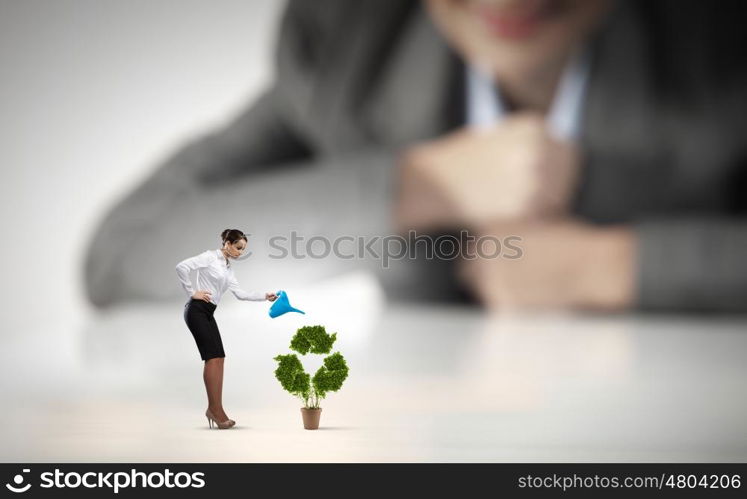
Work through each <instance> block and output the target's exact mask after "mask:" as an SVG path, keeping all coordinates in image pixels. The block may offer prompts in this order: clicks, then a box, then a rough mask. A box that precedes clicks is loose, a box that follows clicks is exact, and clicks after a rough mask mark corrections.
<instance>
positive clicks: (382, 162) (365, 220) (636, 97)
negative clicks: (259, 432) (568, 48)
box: [84, 0, 747, 310]
mask: <svg viewBox="0 0 747 499" xmlns="http://www.w3.org/2000/svg"><path fill="white" fill-rule="evenodd" d="M651 4H654V5H651ZM675 7H676V8H674V9H668V4H665V3H653V2H632V1H627V2H621V3H620V4H619V5H618V6H617V7H616V9H615V12H614V14H613V15H612V16H610V18H609V20H608V21H607V22H606V23H605V24H604V25H603V26H602V27H601V29H600V30H599V32H598V33H597V34H596V35H595V36H594V38H593V39H592V40H590V43H591V46H592V49H593V61H592V67H591V77H590V81H589V87H588V94H587V98H586V100H585V103H584V115H583V127H582V130H583V131H582V137H581V146H582V149H583V151H584V168H583V178H582V182H581V187H580V188H579V190H578V193H577V196H576V198H575V203H574V207H573V210H574V212H575V214H576V215H577V216H579V217H581V218H583V219H586V220H587V221H590V222H592V223H599V224H610V223H626V224H632V225H634V226H635V227H636V229H637V231H638V234H639V235H640V238H639V240H640V247H639V255H640V259H639V272H638V303H637V306H638V307H640V308H652V309H662V308H674V309H687V310H747V300H746V299H745V297H747V264H745V262H744V261H743V256H744V255H745V254H747V227H745V223H744V222H745V219H744V213H745V201H744V196H743V194H744V192H745V186H747V183H746V182H745V180H746V179H747V176H746V175H745V159H746V158H747V155H746V154H745V153H746V151H745V143H746V142H745V130H747V128H746V127H745V126H744V112H745V110H747V108H745V92H744V90H743V89H744V88H746V86H745V73H744V71H743V68H742V65H741V64H740V62H741V55H740V54H739V50H735V49H734V45H735V44H738V43H741V42H742V41H743V37H740V36H738V35H735V34H734V33H736V32H737V31H736V30H734V31H732V30H729V29H725V28H719V29H714V27H715V26H718V25H719V23H722V19H721V18H720V17H719V18H718V19H716V18H715V17H717V16H716V14H714V13H713V12H711V11H710V10H704V11H703V12H700V11H696V10H694V9H696V8H695V7H692V6H691V7H688V8H685V7H683V5H682V4H681V3H680V4H678V5H676V6H675ZM688 9H689V10H688ZM708 16H711V18H709V17H708ZM683 33H685V34H687V36H686V37H685V36H683ZM276 64H277V71H276V74H277V79H276V83H275V84H274V85H273V86H272V87H271V88H269V89H268V90H267V91H266V92H265V93H264V94H263V95H262V96H261V97H260V98H259V99H257V100H256V101H254V102H253V103H251V105H249V106H248V107H247V109H246V110H244V111H241V112H240V113H238V114H237V115H236V116H235V117H234V118H233V119H232V120H231V121H230V123H229V124H228V125H226V126H225V127H222V128H221V129H219V130H215V131H213V132H212V133H209V134H207V135H205V136H202V137H199V138H197V139H195V140H193V141H192V142H191V143H188V144H186V145H184V146H182V147H180V148H179V149H178V150H176V151H175V152H174V153H173V154H172V155H171V156H170V158H169V159H168V160H167V161H165V162H164V163H163V164H162V165H159V166H158V167H157V168H156V169H155V171H154V172H153V173H152V175H151V176H150V177H149V178H148V179H147V180H145V181H144V182H143V183H142V184H140V185H139V186H138V187H137V188H136V189H135V190H134V191H133V192H130V193H128V194H127V195H126V196H124V197H123V198H121V199H119V200H117V202H115V203H113V205H112V206H111V208H110V210H109V211H108V212H107V213H106V214H105V215H104V216H103V217H102V219H101V221H100V224H99V226H98V228H97V230H96V231H95V232H94V234H93V237H92V240H91V242H90V245H89V246H88V250H87V252H86V255H85V262H84V278H85V284H86V289H87V292H88V296H89V298H90V300H91V302H92V303H94V304H95V305H96V306H99V307H106V306H109V305H112V304H115V303H121V302H125V301H145V300H154V299H156V300H160V299H163V300H170V299H174V298H177V297H180V296H181V295H180V293H181V289H180V288H179V286H178V283H177V280H176V275H175V272H174V266H175V264H176V262H178V261H179V260H181V259H183V258H185V257H187V256H191V255H194V254H197V253H199V252H201V251H203V250H204V249H207V248H210V247H215V248H217V247H219V243H220V241H219V238H218V234H219V233H220V231H221V230H222V229H224V228H234V227H235V228H240V229H243V230H244V231H245V232H247V233H251V235H252V237H251V238H250V241H249V249H250V250H251V251H253V252H254V254H253V255H252V256H251V257H250V258H249V259H248V260H246V261H245V262H242V263H240V264H238V265H237V266H236V274H237V277H238V279H239V281H240V282H242V285H245V286H246V287H247V288H257V289H262V290H274V289H275V288H280V287H283V286H284V283H285V282H290V281H291V280H293V282H296V281H297V280H298V279H299V278H301V279H314V278H318V277H322V276H327V275H332V274H335V273H338V272H342V271H345V270H352V269H355V268H361V267H364V268H367V269H371V270H374V271H375V272H377V274H378V275H379V277H380V278H381V280H382V282H383V283H384V285H385V286H386V287H387V289H388V290H389V291H390V293H392V295H393V296H403V297H410V298H421V299H455V298H459V297H462V298H463V297H464V294H463V293H462V292H461V290H460V289H459V288H458V287H457V286H456V285H455V283H454V280H453V277H452V276H451V264H450V262H444V261H441V262H438V261H423V260H422V259H420V260H416V261H407V260H401V261H395V262H392V263H391V265H390V267H389V268H387V269H384V268H382V266H381V262H380V261H376V260H375V259H370V258H368V259H364V260H359V259H357V258H355V259H353V260H342V259H336V258H332V257H330V258H325V259H323V260H322V259H319V260H316V259H309V258H306V259H292V258H285V259H282V260H280V259H274V258H270V255H269V253H270V252H269V250H268V249H267V247H266V242H267V240H268V238H269V237H271V236H273V235H285V236H288V235H289V233H290V231H293V230H296V231H297V232H298V233H299V234H301V235H303V236H305V237H307V238H308V237H310V236H313V235H325V236H328V237H335V236H339V235H343V234H350V235H362V236H373V235H375V234H380V235H381V234H388V233H392V230H391V223H390V222H391V216H390V210H391V206H392V202H391V201H392V199H393V194H394V189H395V188H396V177H395V175H394V172H395V171H396V170H395V168H394V164H395V163H394V158H395V157H396V154H397V151H399V150H400V149H401V148H403V147H405V146H406V145H407V144H411V143H412V142H414V141H418V140H423V139H428V138H432V137H436V136H438V135H440V134H443V133H445V132H447V131H449V130H451V129H454V128H456V127H458V126H460V125H461V124H462V123H463V121H464V118H463V111H462V109H463V107H464V106H463V100H464V99H463V93H464V92H463V86H462V85H463V82H462V75H463V71H462V63H461V61H460V60H459V58H458V57H457V56H456V54H455V53H454V52H453V51H452V50H451V49H450V48H449V47H448V46H447V45H446V43H445V41H444V40H443V39H442V37H441V36H440V35H439V34H438V33H437V32H436V30H435V28H434V27H433V26H432V25H431V23H430V21H429V20H428V18H427V16H426V15H425V13H424V12H423V10H422V8H421V7H420V5H419V3H417V2H412V1H393V0H392V1H384V0H366V1H358V2H348V1H345V0H324V1H320V0H315V1H313V2H312V1H302V0H301V1H291V2H290V4H289V5H288V8H287V10H286V12H285V15H284V17H283V20H282V26H281V30H280V36H279V40H278V43H277V58H276ZM182 298H186V297H182Z"/></svg>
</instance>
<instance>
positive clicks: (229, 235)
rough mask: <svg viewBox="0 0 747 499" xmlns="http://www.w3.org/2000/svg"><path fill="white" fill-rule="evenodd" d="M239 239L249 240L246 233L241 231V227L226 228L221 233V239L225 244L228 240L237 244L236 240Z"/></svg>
mask: <svg viewBox="0 0 747 499" xmlns="http://www.w3.org/2000/svg"><path fill="white" fill-rule="evenodd" d="M239 239H243V240H244V241H247V239H246V234H244V233H243V232H241V231H240V230H239V229H226V230H224V231H223V232H221V233H220V240H221V242H222V243H223V244H225V243H226V241H228V242H229V243H231V244H236V241H238V240H239ZM247 242H248V241H247Z"/></svg>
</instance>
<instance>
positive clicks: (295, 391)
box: [274, 326, 348, 409]
mask: <svg viewBox="0 0 747 499" xmlns="http://www.w3.org/2000/svg"><path fill="white" fill-rule="evenodd" d="M336 339H337V333H332V334H331V335H330V334H327V331H326V330H325V328H324V326H303V327H301V328H299V329H298V330H297V331H296V334H295V335H293V338H292V339H291V343H290V348H291V350H294V351H296V352H298V353H300V354H301V355H306V354H307V353H316V354H328V353H329V352H330V350H332V345H333V344H334V342H335V340H336ZM274 360H276V361H277V362H278V368H277V369H276V370H275V377H276V378H277V379H278V381H280V384H281V385H282V386H283V388H284V389H285V390H286V391H287V392H289V393H291V394H292V395H295V396H297V397H298V398H300V399H301V400H302V401H303V404H304V407H305V408H306V409H318V408H319V402H320V401H321V400H322V399H323V398H324V397H325V396H326V395H327V393H328V392H336V391H337V390H339V389H340V388H341V387H342V383H343V382H344V381H345V379H346V378H347V377H348V365H347V363H346V362H345V358H344V357H343V356H342V354H341V353H340V352H335V353H333V354H331V355H328V356H327V357H325V358H324V361H323V364H322V366H321V367H319V369H318V370H317V371H316V373H315V374H314V376H313V377H311V376H309V374H308V373H306V371H304V368H303V365H302V364H301V361H300V360H299V359H298V356H296V354H294V353H291V354H287V355H277V356H276V357H274Z"/></svg>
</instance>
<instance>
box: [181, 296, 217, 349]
mask: <svg viewBox="0 0 747 499" xmlns="http://www.w3.org/2000/svg"><path fill="white" fill-rule="evenodd" d="M216 308H217V305H215V304H214V303H209V302H206V301H204V300H195V299H194V298H190V299H189V301H188V302H187V303H185V304H184V322H186V323H187V327H188V328H189V330H190V331H191V332H192V336H194V339H195V343H197V349H198V350H199V351H200V357H201V358H202V360H208V359H214V358H216V357H225V356H226V353H225V352H224V351H223V341H222V340H221V338H220V331H218V323H217V322H215V317H213V312H215V309H216Z"/></svg>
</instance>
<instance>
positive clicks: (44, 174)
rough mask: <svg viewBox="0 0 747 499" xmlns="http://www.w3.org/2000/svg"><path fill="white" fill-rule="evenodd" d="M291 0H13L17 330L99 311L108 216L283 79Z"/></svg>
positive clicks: (7, 190)
mask: <svg viewBox="0 0 747 499" xmlns="http://www.w3.org/2000/svg"><path fill="white" fill-rule="evenodd" d="M284 3H285V2H283V1H278V0H249V1H246V0H243V1H242V0H216V1H210V2H207V1H204V0H132V1H126V2H123V1H119V0H54V1H50V0H29V1H25V0H24V1H15V0H0V74H1V75H2V76H1V77H0V110H2V111H1V112H0V161H1V163H0V164H2V168H3V181H2V183H0V203H1V205H0V206H1V208H2V212H3V214H4V215H3V216H2V217H0V233H1V234H2V235H3V246H2V249H0V251H1V252H2V261H3V263H4V267H5V268H4V269H3V273H4V279H3V286H2V290H1V291H0V292H1V293H2V299H3V302H4V303H5V306H4V309H5V314H4V320H3V323H2V325H1V326H0V327H1V328H2V337H3V340H4V341H8V340H9V337H12V336H16V335H22V336H27V335H29V334H33V333H32V330H33V331H45V332H46V333H48V334H50V335H62V334H67V332H69V331H75V330H76V329H78V328H79V327H80V326H81V325H82V324H84V323H85V321H86V319H87V317H88V314H89V313H90V310H89V306H88V304H87V302H86V301H85V299H84V295H83V292H82V281H81V265H82V256H83V248H84V246H85V243H86V241H88V238H89V237H90V232H91V231H92V230H93V228H94V226H95V225H94V224H95V222H96V221H97V217H99V216H101V215H102V213H103V211H104V209H105V208H106V206H107V205H108V203H110V202H111V200H112V199H114V197H116V196H118V195H119V194H121V193H123V192H125V191H128V190H129V189H131V188H132V187H133V186H134V185H135V184H136V183H138V182H139V181H140V180H141V179H142V178H143V177H144V176H145V175H146V173H147V172H148V171H150V170H151V169H153V168H154V167H155V165H156V164H157V163H158V162H159V161H161V160H162V159H164V158H165V156H166V155H167V154H168V153H169V151H171V150H172V149H175V148H176V147H178V146H179V144H181V143H182V142H183V141H184V140H186V139H187V138H189V137H190V136H192V135H195V134H199V133H200V132H203V131H206V130H207V129H210V128H212V127H213V126H215V125H217V124H220V123H221V122H222V121H224V120H227V119H228V118H229V117H230V116H231V113H233V112H236V111H237V110H238V109H239V108H240V107H242V106H243V105H245V104H246V103H247V102H248V101H250V100H252V99H253V98H254V97H255V96H256V95H257V94H258V93H259V92H260V91H261V89H262V88H263V87H264V86H265V85H268V84H269V82H270V81H271V79H272V77H273V75H272V68H271V62H272V47H273V45H274V37H275V35H276V28H277V22H278V20H279V15H280V14H281V12H282V9H283V7H284ZM42 325H49V326H52V327H51V328H48V327H46V326H43V327H38V326H42Z"/></svg>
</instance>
